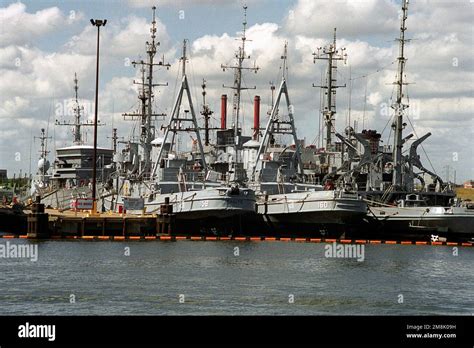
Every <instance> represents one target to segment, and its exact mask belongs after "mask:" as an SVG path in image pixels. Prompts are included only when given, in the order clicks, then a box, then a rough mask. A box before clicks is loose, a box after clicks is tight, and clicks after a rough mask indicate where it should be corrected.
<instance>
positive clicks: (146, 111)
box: [123, 6, 170, 177]
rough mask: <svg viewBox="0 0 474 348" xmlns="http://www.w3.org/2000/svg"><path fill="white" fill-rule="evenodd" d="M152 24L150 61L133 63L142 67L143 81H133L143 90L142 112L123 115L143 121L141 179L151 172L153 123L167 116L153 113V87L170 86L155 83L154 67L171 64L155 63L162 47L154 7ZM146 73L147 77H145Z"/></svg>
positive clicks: (149, 48)
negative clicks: (158, 36) (158, 40)
mask: <svg viewBox="0 0 474 348" xmlns="http://www.w3.org/2000/svg"><path fill="white" fill-rule="evenodd" d="M152 12H153V15H152V22H151V28H150V33H151V41H147V42H146V53H147V55H148V60H147V61H146V62H145V61H143V60H140V61H133V62H132V65H133V66H134V67H136V66H137V65H140V72H141V75H142V76H141V81H140V82H137V81H133V83H134V84H136V85H140V86H141V89H140V92H139V95H138V99H140V102H141V112H140V113H132V114H130V113H125V114H123V116H124V118H126V117H131V118H132V119H135V118H139V119H140V121H141V133H140V143H141V145H142V148H143V158H142V161H141V169H140V174H139V176H140V177H143V176H149V174H150V171H151V149H152V145H151V142H152V141H153V139H154V138H155V127H154V126H153V125H152V121H153V120H154V119H156V118H157V117H164V116H166V114H163V113H158V114H157V113H153V98H154V94H153V87H156V86H168V83H153V67H154V66H160V67H166V68H169V67H170V65H169V64H165V63H164V57H163V59H162V60H161V61H159V62H157V63H156V62H155V61H154V59H155V55H156V52H157V47H158V46H159V45H160V43H159V42H157V41H156V40H155V39H156V14H155V12H156V7H155V6H153V7H152ZM145 73H147V75H146V76H145Z"/></svg>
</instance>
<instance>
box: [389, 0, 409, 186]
mask: <svg viewBox="0 0 474 348" xmlns="http://www.w3.org/2000/svg"><path fill="white" fill-rule="evenodd" d="M407 14H408V0H403V4H402V18H401V23H400V38H399V39H397V40H398V41H399V55H398V58H397V60H398V72H397V81H395V82H394V84H395V85H397V100H396V101H395V103H393V104H392V108H393V109H394V110H395V117H396V119H395V121H394V122H393V124H392V129H393V130H394V133H395V134H394V144H393V161H394V168H393V179H392V184H393V185H394V186H395V188H397V189H402V188H403V186H404V183H403V172H402V171H403V164H402V151H403V129H404V127H405V124H404V123H403V113H404V111H405V109H407V108H408V104H403V100H402V99H403V85H406V84H407V83H406V82H404V81H403V74H404V73H405V62H406V58H405V42H406V41H408V40H407V39H405V31H406V30H407V27H406V24H405V22H406V19H407Z"/></svg>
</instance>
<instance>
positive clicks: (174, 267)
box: [0, 239, 474, 315]
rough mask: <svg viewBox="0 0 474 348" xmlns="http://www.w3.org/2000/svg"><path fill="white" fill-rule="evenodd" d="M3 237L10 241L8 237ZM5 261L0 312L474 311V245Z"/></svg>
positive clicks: (192, 249)
mask: <svg viewBox="0 0 474 348" xmlns="http://www.w3.org/2000/svg"><path fill="white" fill-rule="evenodd" d="M0 243H2V244H5V243H7V242H6V240H5V239H3V240H2V241H1V242H0ZM9 243H10V244H17V245H19V244H31V245H38V249H37V250H38V259H37V261H32V260H30V259H27V258H23V259H19V258H5V257H4V258H0V304H1V306H0V314H1V315H356V314H367V315H398V314H406V315H412V314H413V315H414V314H417V315H419V314H421V315H430V314H435V315H437V314H443V315H450V314H463V315H466V314H467V315H472V314H474V287H473V284H474V272H473V270H472V265H473V264H474V248H470V247H458V248H457V250H455V249H453V247H447V246H415V245H409V246H405V245H365V246H364V258H363V260H360V261H358V260H357V259H355V258H329V257H326V256H327V255H326V251H327V250H326V249H327V244H316V243H296V242H238V241H217V242H203V241H177V242H163V241H124V242H108V241H42V242H33V241H28V240H22V239H11V240H9Z"/></svg>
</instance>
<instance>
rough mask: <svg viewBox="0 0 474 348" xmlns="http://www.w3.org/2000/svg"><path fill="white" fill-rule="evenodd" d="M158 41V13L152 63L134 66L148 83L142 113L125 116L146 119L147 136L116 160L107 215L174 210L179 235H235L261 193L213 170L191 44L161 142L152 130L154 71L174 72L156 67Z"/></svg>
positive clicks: (105, 195)
mask: <svg viewBox="0 0 474 348" xmlns="http://www.w3.org/2000/svg"><path fill="white" fill-rule="evenodd" d="M155 38H156V21H155V7H153V19H152V26H151V40H150V42H149V43H147V54H148V59H147V61H146V62H144V61H140V62H134V66H136V65H141V67H142V70H141V72H142V81H141V83H139V84H140V85H141V87H142V88H141V92H140V94H139V96H138V97H139V99H140V102H141V112H139V113H137V114H133V115H127V114H125V115H124V116H132V117H136V118H138V119H140V122H141V130H142V133H141V137H140V141H138V142H134V141H129V142H128V143H127V146H126V148H125V149H124V150H123V151H122V152H121V153H117V154H116V156H115V160H114V163H115V166H116V167H115V172H114V174H113V175H112V177H113V179H112V180H109V182H108V184H107V185H106V186H105V187H104V191H103V193H102V197H101V199H102V201H103V207H104V210H106V211H108V210H111V211H116V212H123V211H124V210H126V211H127V212H128V213H137V214H138V213H139V214H153V213H157V212H158V211H159V210H160V207H161V205H163V204H165V203H166V204H170V205H172V213H173V214H175V215H176V226H177V227H176V228H177V229H183V230H184V232H186V229H190V230H192V231H196V230H198V231H199V230H204V229H217V230H219V231H224V232H225V233H229V232H230V233H232V232H234V229H233V226H238V225H239V222H240V220H241V219H242V218H244V216H245V215H246V214H250V215H252V214H255V193H254V191H253V190H251V189H249V188H246V187H244V186H243V182H242V181H240V180H237V179H235V178H230V177H229V178H223V177H222V176H221V175H220V173H218V172H216V171H213V170H212V169H211V168H210V167H209V166H208V164H207V161H206V154H205V152H204V147H203V144H202V141H201V135H200V130H201V129H200V128H199V126H198V123H197V118H196V113H195V108H194V103H193V100H192V97H191V92H190V87H189V83H188V77H187V71H186V63H187V60H188V57H187V55H186V47H187V40H184V42H183V55H182V57H181V59H180V62H181V68H182V69H181V85H180V89H179V92H178V93H177V96H176V99H175V102H174V104H173V108H172V112H171V114H170V116H169V118H168V122H167V124H166V125H165V126H164V129H165V132H164V135H163V137H155V135H156V132H155V127H154V126H153V125H152V117H154V116H157V115H156V114H154V113H153V110H152V102H153V87H154V86H155V84H153V67H154V66H155V65H159V66H161V67H165V66H166V67H169V64H165V63H164V62H163V61H161V62H159V63H154V61H153V59H154V56H155V54H156V50H157V46H158V44H159V43H157V42H156V41H155ZM145 67H146V68H148V69H145ZM146 71H147V72H148V74H147V76H146V79H145V72H146ZM145 81H148V83H145ZM183 101H184V103H185V104H187V105H186V106H187V109H186V108H185V106H184V105H183ZM183 133H184V134H187V135H188V136H189V134H192V135H194V137H193V136H190V137H191V139H192V147H191V149H190V151H183V150H181V149H179V146H178V145H179V138H180V135H181V134H183Z"/></svg>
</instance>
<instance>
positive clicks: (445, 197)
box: [323, 0, 474, 240]
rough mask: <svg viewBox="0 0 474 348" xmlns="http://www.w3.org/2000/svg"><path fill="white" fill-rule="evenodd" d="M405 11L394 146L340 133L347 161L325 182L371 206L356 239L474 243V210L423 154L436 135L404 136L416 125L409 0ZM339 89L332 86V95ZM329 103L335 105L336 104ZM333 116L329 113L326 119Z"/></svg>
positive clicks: (372, 135)
mask: <svg viewBox="0 0 474 348" xmlns="http://www.w3.org/2000/svg"><path fill="white" fill-rule="evenodd" d="M401 13H402V16H401V23H400V37H399V39H398V41H399V55H398V57H397V61H398V69H397V80H396V81H395V82H394V85H395V86H396V90H397V93H396V100H395V102H394V103H393V105H392V108H393V110H394V115H393V120H394V121H393V123H392V130H393V133H394V139H393V146H390V145H384V146H380V141H381V134H379V133H378V132H377V131H375V130H369V129H367V130H363V131H362V132H360V133H359V132H357V131H356V130H355V129H354V128H352V127H350V126H348V127H347V128H346V130H345V134H344V135H343V134H340V133H337V132H335V131H334V135H335V136H336V137H337V138H339V139H340V143H339V153H338V156H339V157H340V158H342V159H343V161H342V163H341V164H340V166H339V167H337V168H334V169H333V170H332V171H330V172H328V174H326V176H325V177H324V178H323V180H325V181H326V182H333V184H335V185H338V186H348V187H352V188H355V190H357V191H358V193H359V194H360V195H361V196H362V197H364V200H365V201H366V202H368V204H369V211H368V213H367V220H366V222H367V224H366V225H365V226H362V227H361V228H359V229H358V232H357V233H356V234H354V236H355V237H367V238H369V237H372V236H377V237H385V238H401V237H402V236H403V237H410V238H414V239H429V238H433V239H434V240H437V239H438V238H440V237H443V238H449V239H450V240H457V239H459V240H471V239H472V236H473V233H474V230H473V228H472V226H473V224H474V209H472V208H470V207H469V206H468V205H465V204H463V203H462V202H460V200H459V199H457V198H456V194H455V192H454V191H453V188H452V186H451V184H450V183H449V182H448V183H445V182H444V181H443V180H442V178H441V177H440V176H439V175H437V174H436V173H435V172H434V169H433V170H429V169H427V168H426V166H425V165H424V164H423V163H422V161H421V159H420V155H419V154H418V152H417V150H418V147H419V146H420V145H421V143H422V142H423V141H425V140H426V139H427V138H428V137H429V136H430V135H431V133H427V134H425V135H423V136H420V137H419V136H418V135H417V134H416V130H415V129H414V128H413V134H408V135H405V136H404V134H403V130H404V129H405V127H406V126H407V124H406V123H405V121H406V120H408V121H409V122H410V123H411V121H410V119H409V118H408V115H405V114H406V110H407V108H408V107H409V104H408V102H407V100H408V99H407V98H406V91H405V90H404V86H405V85H406V81H405V80H404V76H405V65H406V57H405V43H406V41H407V39H406V38H405V32H406V30H407V27H406V20H407V14H408V1H407V0H404V1H403V2H402V12H401ZM334 45H335V41H334ZM331 58H334V57H329V59H331ZM338 58H341V57H340V56H339V57H338ZM337 87H339V86H334V87H330V86H328V91H332V89H333V88H337ZM334 92H335V90H334ZM326 93H327V94H328V95H331V93H330V92H326ZM327 105H331V103H330V101H328V104H327ZM332 115H333V113H332V112H331V111H330V110H326V120H328V119H330V118H331V116H332ZM414 136H416V138H417V139H416V140H414V141H413V142H412V143H411V145H410V146H409V148H408V150H407V151H406V154H405V150H404V148H405V147H406V146H407V143H408V142H409V141H410V140H411V139H412V138H413V137H414ZM328 138H329V130H328ZM336 150H338V149H336ZM336 154H337V151H336ZM427 177H428V179H431V181H432V182H431V183H428V182H427V181H428V180H427Z"/></svg>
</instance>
